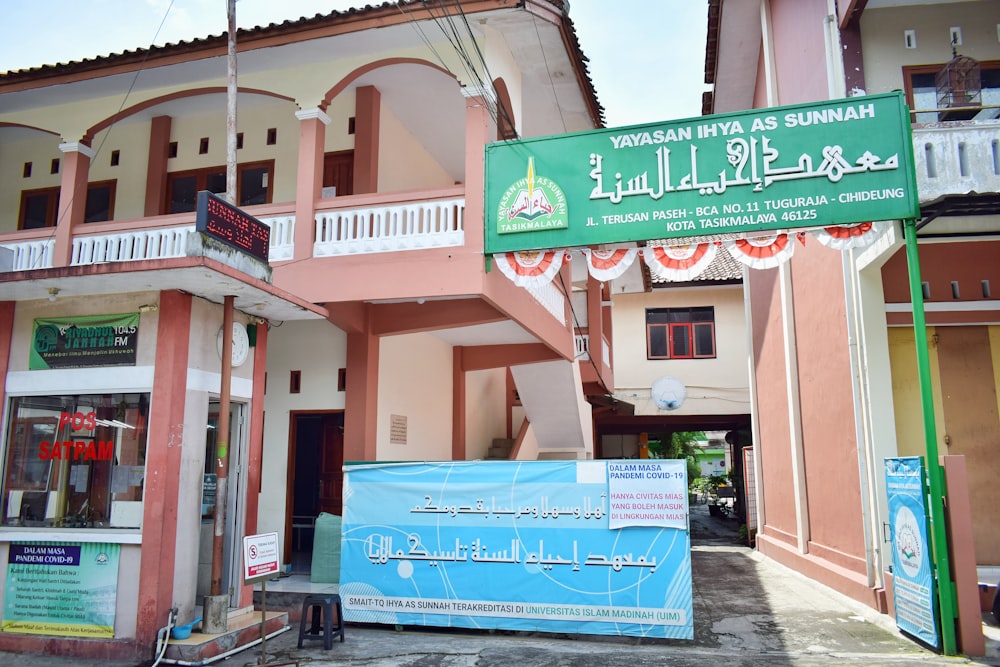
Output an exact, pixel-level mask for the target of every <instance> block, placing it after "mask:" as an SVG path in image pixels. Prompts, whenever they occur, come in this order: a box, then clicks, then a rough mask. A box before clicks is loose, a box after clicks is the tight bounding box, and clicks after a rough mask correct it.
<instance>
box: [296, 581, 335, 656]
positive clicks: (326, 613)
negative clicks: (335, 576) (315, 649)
mask: <svg viewBox="0 0 1000 667" xmlns="http://www.w3.org/2000/svg"><path fill="white" fill-rule="evenodd" d="M334 608H336V616H337V624H336V625H334V618H333V617H334ZM310 609H311V610H312V619H311V623H309V628H308V630H307V629H306V623H307V618H306V617H307V616H308V615H309V610H310ZM321 621H322V624H323V629H322V633H321V632H320V622H321ZM337 635H339V636H340V641H344V610H343V608H342V607H341V605H340V596H339V595H337V594H336V593H328V594H324V595H307V596H306V599H305V600H303V601H302V619H301V620H300V621H299V648H302V642H303V641H305V640H306V639H322V640H323V648H324V649H325V650H327V651H329V650H330V649H332V648H333V638H334V637H335V636H337Z"/></svg>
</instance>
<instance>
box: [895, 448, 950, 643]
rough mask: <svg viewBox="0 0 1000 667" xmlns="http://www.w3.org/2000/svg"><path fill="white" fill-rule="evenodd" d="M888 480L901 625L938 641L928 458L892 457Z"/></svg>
mask: <svg viewBox="0 0 1000 667" xmlns="http://www.w3.org/2000/svg"><path fill="white" fill-rule="evenodd" d="M885 483H886V491H887V493H888V496H889V534H890V538H891V542H892V583H893V598H894V602H895V605H894V606H895V611H896V626H897V627H898V628H899V629H900V630H901V631H902V632H905V633H907V634H910V635H913V636H914V637H916V638H917V639H919V640H921V641H922V642H924V643H926V644H929V645H930V646H934V647H938V646H939V645H940V644H939V635H938V621H937V606H936V604H935V595H934V577H933V574H932V572H931V549H930V546H931V544H930V540H928V539H927V495H926V493H925V490H924V489H925V485H924V466H923V459H921V458H920V457H919V456H906V457H900V458H888V459H886V460H885Z"/></svg>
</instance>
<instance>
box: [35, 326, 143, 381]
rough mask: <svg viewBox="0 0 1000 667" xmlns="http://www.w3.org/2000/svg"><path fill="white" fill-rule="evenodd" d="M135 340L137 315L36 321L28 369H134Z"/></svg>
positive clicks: (137, 333) (136, 340) (136, 345)
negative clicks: (120, 367) (102, 367)
mask: <svg viewBox="0 0 1000 667" xmlns="http://www.w3.org/2000/svg"><path fill="white" fill-rule="evenodd" d="M138 338H139V313H120V314H114V315H78V316H75V317H44V318H37V319H36V320H35V321H34V327H33V329H32V333H31V349H30V350H29V353H28V369H29V370H45V369H50V368H84V367H88V366H134V365H135V355H136V349H137V347H138Z"/></svg>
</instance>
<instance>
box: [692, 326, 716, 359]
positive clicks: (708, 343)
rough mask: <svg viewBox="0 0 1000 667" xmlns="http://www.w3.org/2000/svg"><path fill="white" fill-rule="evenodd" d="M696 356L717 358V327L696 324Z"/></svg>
mask: <svg viewBox="0 0 1000 667" xmlns="http://www.w3.org/2000/svg"><path fill="white" fill-rule="evenodd" d="M694 356H696V357H714V356H715V327H714V326H713V325H711V324H696V325H695V327H694Z"/></svg>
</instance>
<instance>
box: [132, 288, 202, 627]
mask: <svg viewBox="0 0 1000 667" xmlns="http://www.w3.org/2000/svg"><path fill="white" fill-rule="evenodd" d="M192 300H193V297H191V295H189V294H182V293H181V292H177V291H167V292H160V317H159V325H158V327H157V330H156V358H155V368H154V371H153V393H152V402H151V403H150V406H149V441H148V443H147V449H146V479H145V489H144V492H143V510H142V512H143V515H142V526H143V528H142V555H141V565H142V567H141V569H140V572H139V613H138V618H137V619H136V640H137V641H139V642H140V643H142V642H146V643H147V644H151V643H152V642H155V641H156V633H157V630H159V628H161V627H163V626H164V625H165V623H166V620H167V611H168V610H169V609H170V608H171V607H172V606H173V603H174V599H173V596H174V562H175V560H176V553H177V494H178V489H179V485H180V467H181V448H180V446H179V444H180V441H181V433H180V432H179V431H178V430H177V429H178V428H179V426H178V425H182V424H184V406H185V403H186V401H187V370H188V347H189V342H190V339H191V305H192Z"/></svg>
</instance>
